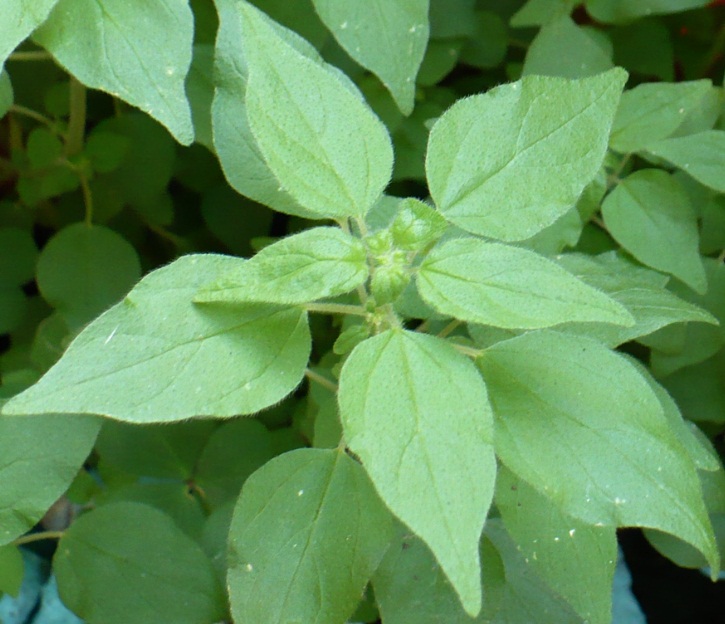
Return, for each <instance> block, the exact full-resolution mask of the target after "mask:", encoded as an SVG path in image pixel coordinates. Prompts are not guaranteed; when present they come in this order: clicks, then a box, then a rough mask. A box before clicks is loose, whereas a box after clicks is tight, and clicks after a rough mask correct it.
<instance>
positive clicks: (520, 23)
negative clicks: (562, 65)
mask: <svg viewBox="0 0 725 624" xmlns="http://www.w3.org/2000/svg"><path fill="white" fill-rule="evenodd" d="M579 2H580V0H555V1H554V2H552V1H551V0H528V2H526V4H524V6H522V7H521V8H520V9H519V10H518V11H516V13H514V15H513V16H512V17H511V21H510V24H511V26H513V27H514V28H522V27H525V26H543V25H544V24H548V23H549V22H553V21H555V20H558V19H560V18H561V17H563V16H569V15H570V14H571V12H572V11H573V10H574V7H575V6H576V5H577V4H579ZM562 60H563V59H562Z"/></svg>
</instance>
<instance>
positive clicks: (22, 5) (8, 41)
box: [0, 0, 58, 117]
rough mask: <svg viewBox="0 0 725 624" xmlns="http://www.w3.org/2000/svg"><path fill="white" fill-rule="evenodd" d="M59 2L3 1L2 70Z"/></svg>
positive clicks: (0, 61)
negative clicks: (17, 48)
mask: <svg viewBox="0 0 725 624" xmlns="http://www.w3.org/2000/svg"><path fill="white" fill-rule="evenodd" d="M57 2H58V0H32V1H28V0H5V1H4V2H3V19H2V21H1V22H0V70H2V68H3V65H4V63H5V61H6V60H7V58H8V56H10V53H11V52H12V51H13V50H14V49H15V47H16V46H17V45H18V44H19V43H22V41H23V40H24V39H25V38H26V37H27V36H28V35H30V33H32V32H33V31H34V30H35V29H36V28H37V27H38V26H40V25H41V24H42V23H43V22H44V21H45V19H46V18H47V17H48V14H49V13H50V11H51V9H52V8H53V6H54V5H55V4H56V3H57ZM1 116H2V115H0V117H1Z"/></svg>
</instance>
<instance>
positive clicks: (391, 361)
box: [338, 330, 496, 615]
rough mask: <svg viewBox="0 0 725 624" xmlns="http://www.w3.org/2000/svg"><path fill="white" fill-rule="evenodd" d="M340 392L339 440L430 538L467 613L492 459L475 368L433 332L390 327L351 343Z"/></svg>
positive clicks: (475, 585)
mask: <svg viewBox="0 0 725 624" xmlns="http://www.w3.org/2000/svg"><path fill="white" fill-rule="evenodd" d="M338 396H339V402H340V419H341V421H342V426H343V432H344V435H345V440H346V441H347V445H348V446H349V447H350V449H351V450H352V451H353V452H354V453H355V454H357V455H358V456H359V457H360V458H361V460H362V462H363V466H365V469H366V470H367V472H368V474H369V475H370V477H371V479H372V481H373V483H374V484H375V487H376V489H377V490H378V493H379V494H380V496H381V497H382V499H383V501H384V502H385V503H386V504H387V505H388V507H389V508H390V509H391V511H392V512H393V513H394V514H395V515H396V516H398V518H400V520H402V521H403V522H404V523H405V524H406V525H408V526H409V527H410V528H411V529H412V530H413V532H415V533H416V534H417V535H418V536H419V537H420V538H421V539H423V540H424V541H425V542H426V543H427V544H428V546H430V548H431V550H432V551H433V553H434V554H435V556H436V558H437V559H438V561H439V562H440V564H441V567H442V568H443V570H444V571H445V573H446V575H447V576H448V578H449V579H450V580H451V583H452V584H453V586H454V587H455V589H456V592H457V593H458V595H459V596H460V599H461V602H462V604H463V606H464V608H465V609H466V611H467V612H468V613H469V614H471V615H475V614H477V613H478V611H479V610H480V608H481V582H480V578H481V577H480V564H479V557H478V542H479V539H480V536H481V530H482V528H483V523H484V521H485V520H486V515H487V513H488V509H489V506H490V504H491V498H492V496H493V486H494V480H495V476H496V465H495V460H494V456H493V447H492V444H491V413H490V411H489V407H488V399H487V396H486V387H485V385H484V384H483V382H482V381H481V378H480V376H479V375H478V373H477V371H476V369H475V367H474V366H473V364H472V363H471V362H470V360H468V359H467V358H466V357H465V356H463V355H461V354H460V353H458V352H457V351H456V350H455V349H454V348H453V347H452V346H450V345H449V344H447V343H446V342H445V341H443V340H441V339H439V338H436V337H432V336H427V335H423V334H418V333H415V332H408V331H397V330H391V331H387V332H385V333H383V334H380V335H378V336H375V337H374V338H371V339H369V340H366V341H364V342H362V343H360V344H359V345H358V346H357V347H356V348H355V350H354V351H353V352H352V354H351V355H350V357H349V358H348V360H347V361H346V362H345V365H344V366H343V368H342V372H341V374H340V390H339V395H338ZM452 410H453V411H452Z"/></svg>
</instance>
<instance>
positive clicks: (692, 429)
mask: <svg viewBox="0 0 725 624" xmlns="http://www.w3.org/2000/svg"><path fill="white" fill-rule="evenodd" d="M630 361H631V362H632V364H633V365H634V366H635V367H636V368H637V370H638V371H639V374H640V375H642V377H644V379H645V381H646V382H647V383H648V384H649V386H650V388H652V391H653V392H654V393H655V395H656V396H657V399H658V400H659V402H660V404H661V405H662V410H663V413H664V415H665V418H666V419H667V422H668V424H669V426H670V429H671V430H672V433H673V434H674V435H675V437H676V438H677V439H678V440H679V441H680V442H682V446H683V447H684V448H685V450H687V452H688V454H689V455H690V458H691V459H692V461H693V463H694V464H695V466H696V467H697V468H698V470H705V471H708V472H716V471H718V470H722V466H721V464H720V459H719V457H718V455H717V452H716V451H715V450H714V449H713V448H712V447H711V446H710V443H709V441H708V440H707V438H705V437H704V434H702V432H700V431H699V430H698V428H697V425H695V424H694V423H692V422H688V421H686V420H684V418H683V417H682V414H681V413H680V408H679V407H678V406H677V403H675V401H674V399H673V398H672V397H671V396H670V395H669V394H668V393H667V390H665V389H664V387H662V386H661V385H660V384H659V383H658V382H657V381H656V380H655V378H654V377H653V376H652V374H651V373H650V372H649V370H648V369H647V368H646V367H645V366H644V364H642V363H641V362H639V361H638V360H635V359H634V358H630ZM703 403H704V402H703ZM700 436H702V437H700ZM702 438H704V440H705V442H703V439H702Z"/></svg>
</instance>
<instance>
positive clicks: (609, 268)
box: [557, 252, 718, 347]
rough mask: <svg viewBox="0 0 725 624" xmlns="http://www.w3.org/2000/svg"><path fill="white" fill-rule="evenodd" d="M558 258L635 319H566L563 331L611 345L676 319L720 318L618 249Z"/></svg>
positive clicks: (638, 336)
mask: <svg viewBox="0 0 725 624" xmlns="http://www.w3.org/2000/svg"><path fill="white" fill-rule="evenodd" d="M557 262H558V263H559V264H560V265H561V266H563V267H564V268H565V269H566V270H567V271H569V272H570V273H572V274H573V275H576V276H577V277H578V278H579V279H580V280H582V281H583V282H585V283H587V284H589V285H590V286H592V287H593V288H596V289H597V290H599V291H602V292H604V293H606V294H607V295H609V296H610V297H611V298H612V299H614V300H615V301H617V302H619V303H621V304H622V305H623V306H624V307H625V308H626V309H627V310H628V311H629V312H630V314H632V316H633V317H634V320H635V324H634V325H632V326H631V327H621V326H614V325H610V324H603V323H586V324H582V323H566V324H564V325H560V326H559V327H558V329H559V330H560V331H566V332H572V333H576V334H581V335H584V336H589V337H590V338H596V339H597V340H599V341H600V342H603V343H604V344H606V345H607V346H609V347H616V346H619V345H620V344H623V343H625V342H629V341H630V340H634V339H635V338H640V337H642V336H646V335H648V334H651V333H652V332H654V331H657V330H658V329H661V328H662V327H665V326H667V325H671V324H672V323H685V322H690V321H696V322H700V323H710V324H717V322H718V321H717V319H716V318H715V317H714V316H712V314H710V313H709V312H707V310H704V309H703V308H700V307H698V306H696V305H693V304H691V303H689V302H687V301H685V300H683V299H680V298H679V297H677V296H676V295H675V294H674V293H672V292H671V291H669V290H667V289H666V288H665V284H666V282H667V278H666V277H665V276H664V275H661V274H660V273H655V272H654V271H650V270H648V269H645V268H643V267H639V266H635V265H634V264H632V263H631V262H629V261H628V260H626V259H625V258H623V257H622V256H621V255H618V254H616V253H614V252H612V253H606V254H602V255H600V256H596V257H591V256H586V255H583V254H566V255H563V256H561V257H560V258H558V260H557Z"/></svg>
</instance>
